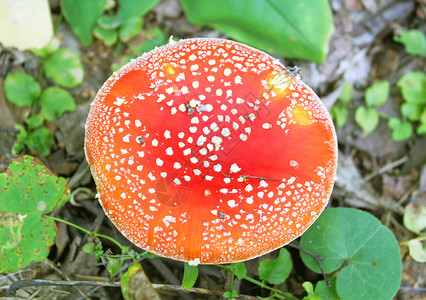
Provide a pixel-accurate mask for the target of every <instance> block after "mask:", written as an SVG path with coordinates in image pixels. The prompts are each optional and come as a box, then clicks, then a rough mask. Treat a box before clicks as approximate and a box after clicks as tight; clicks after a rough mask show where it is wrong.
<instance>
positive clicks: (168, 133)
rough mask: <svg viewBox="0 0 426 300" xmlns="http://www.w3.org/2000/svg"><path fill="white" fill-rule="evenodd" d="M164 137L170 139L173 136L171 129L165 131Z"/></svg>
mask: <svg viewBox="0 0 426 300" xmlns="http://www.w3.org/2000/svg"><path fill="white" fill-rule="evenodd" d="M164 137H165V138H166V139H170V138H171V137H172V136H171V135H170V131H169V130H166V131H164Z"/></svg>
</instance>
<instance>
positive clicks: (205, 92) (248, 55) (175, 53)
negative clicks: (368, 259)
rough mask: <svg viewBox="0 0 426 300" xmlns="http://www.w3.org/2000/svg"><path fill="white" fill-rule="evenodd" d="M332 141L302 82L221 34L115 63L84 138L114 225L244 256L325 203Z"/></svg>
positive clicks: (210, 256)
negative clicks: (112, 72) (120, 63)
mask: <svg viewBox="0 0 426 300" xmlns="http://www.w3.org/2000/svg"><path fill="white" fill-rule="evenodd" d="M336 147H337V142H336V136H335V132H334V128H333V124H332V121H331V119H330V116H329V114H328V113H327V111H326V109H325V108H324V106H323V105H322V103H321V102H320V100H319V99H318V97H317V96H316V95H315V93H314V92H313V91H312V90H311V89H310V88H309V87H308V86H306V85H305V84H304V83H303V82H302V81H301V80H299V79H298V78H297V76H293V75H292V74H291V72H289V70H287V69H286V68H285V67H284V66H282V65H281V64H280V63H279V62H278V61H276V60H275V59H273V58H272V57H270V56H268V55H267V54H265V53H263V52H260V51H258V50H256V49H253V48H251V47H248V46H245V45H242V44H239V43H236V42H233V41H228V40H220V39H189V40H183V41H180V42H177V43H173V44H169V45H167V46H163V47H160V48H158V49H156V50H153V51H151V52H150V53H147V54H144V55H142V56H141V57H139V58H137V59H136V60H134V61H132V62H131V63H129V64H127V65H125V66H124V67H122V68H121V69H120V70H119V71H117V72H116V73H114V74H113V75H112V76H111V77H110V78H109V79H108V81H107V82H106V83H105V84H104V85H103V87H102V88H101V89H100V91H99V92H98V94H97V96H96V98H95V100H94V102H93V104H92V107H91V110H90V114H89V118H88V120H87V125H86V140H85V151H86V156H87V159H88V162H89V165H90V167H91V170H92V173H93V176H94V179H95V182H96V184H97V188H98V193H99V195H100V199H99V200H100V203H101V204H102V206H103V208H104V210H105V213H106V214H107V215H108V217H109V218H110V219H111V221H112V222H113V223H114V224H115V226H117V228H118V229H119V230H120V231H121V232H122V233H123V234H124V235H125V236H126V237H127V238H128V239H129V240H131V241H132V242H133V243H135V244H136V245H138V246H139V247H141V248H144V249H146V250H149V251H151V252H153V253H156V254H159V255H162V256H166V257H170V258H173V259H178V260H183V261H189V262H191V263H194V264H197V263H229V262H236V261H242V260H247V259H250V258H253V257H256V256H259V255H262V254H264V253H267V252H269V251H272V250H274V249H276V248H279V247H281V246H283V245H285V244H287V243H289V242H290V241H292V240H294V239H295V238H297V237H298V236H300V235H301V234H302V233H303V232H304V231H305V230H306V229H307V228H308V227H309V226H310V225H311V224H312V223H313V222H314V221H315V220H316V219H317V217H318V216H319V214H320V213H321V212H322V211H323V209H324V208H325V206H326V205H327V203H328V199H329V197H330V194H331V190H332V186H333V183H334V180H335V172H336V161H337V148H336Z"/></svg>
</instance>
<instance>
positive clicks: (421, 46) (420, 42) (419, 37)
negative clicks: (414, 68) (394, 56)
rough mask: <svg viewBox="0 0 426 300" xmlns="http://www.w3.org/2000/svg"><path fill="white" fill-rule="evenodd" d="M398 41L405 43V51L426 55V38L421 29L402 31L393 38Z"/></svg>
mask: <svg viewBox="0 0 426 300" xmlns="http://www.w3.org/2000/svg"><path fill="white" fill-rule="evenodd" d="M393 39H394V40H395V41H396V42H399V43H401V44H404V46H405V51H407V53H409V54H413V55H419V56H423V57H425V56H426V38H425V35H424V33H423V32H421V31H420V30H416V29H412V30H408V31H403V32H400V33H399V34H398V35H396V36H394V38H393Z"/></svg>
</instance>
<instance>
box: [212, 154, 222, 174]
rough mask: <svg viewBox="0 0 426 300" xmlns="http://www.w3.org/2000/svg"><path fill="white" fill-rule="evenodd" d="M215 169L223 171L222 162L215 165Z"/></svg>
mask: <svg viewBox="0 0 426 300" xmlns="http://www.w3.org/2000/svg"><path fill="white" fill-rule="evenodd" d="M210 157H211V156H210ZM213 170H215V171H216V172H220V171H222V165H220V164H217V165H214V166H213Z"/></svg>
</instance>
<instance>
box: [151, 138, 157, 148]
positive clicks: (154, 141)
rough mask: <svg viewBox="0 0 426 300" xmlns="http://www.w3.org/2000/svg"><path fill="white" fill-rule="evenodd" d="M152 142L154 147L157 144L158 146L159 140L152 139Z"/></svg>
mask: <svg viewBox="0 0 426 300" xmlns="http://www.w3.org/2000/svg"><path fill="white" fill-rule="evenodd" d="M151 144H152V145H153V146H154V147H157V146H158V141H157V140H156V139H153V140H152V142H151Z"/></svg>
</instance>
